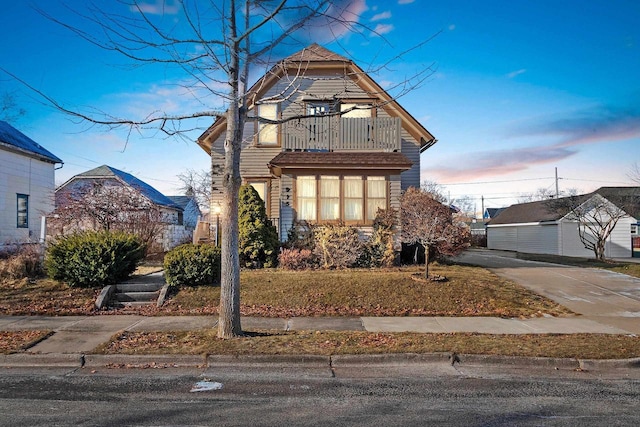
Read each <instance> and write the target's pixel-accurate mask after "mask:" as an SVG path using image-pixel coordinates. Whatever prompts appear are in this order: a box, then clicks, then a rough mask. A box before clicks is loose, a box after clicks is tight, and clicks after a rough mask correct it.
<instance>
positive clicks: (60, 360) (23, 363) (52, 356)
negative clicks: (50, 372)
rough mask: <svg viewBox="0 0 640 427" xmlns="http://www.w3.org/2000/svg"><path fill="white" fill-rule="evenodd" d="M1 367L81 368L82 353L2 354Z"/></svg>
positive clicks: (0, 356) (0, 357)
mask: <svg viewBox="0 0 640 427" xmlns="http://www.w3.org/2000/svg"><path fill="white" fill-rule="evenodd" d="M0 367H2V368H24V367H51V368H80V367H82V354H76V353H46V354H33V353H31V354H30V353H14V354H4V355H0Z"/></svg>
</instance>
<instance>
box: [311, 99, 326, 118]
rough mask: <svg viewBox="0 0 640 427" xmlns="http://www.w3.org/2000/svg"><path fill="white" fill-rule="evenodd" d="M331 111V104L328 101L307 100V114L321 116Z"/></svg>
mask: <svg viewBox="0 0 640 427" xmlns="http://www.w3.org/2000/svg"><path fill="white" fill-rule="evenodd" d="M330 112H331V105H330V104H329V103H328V102H307V114H308V115H310V116H321V115H323V114H328V113H330Z"/></svg>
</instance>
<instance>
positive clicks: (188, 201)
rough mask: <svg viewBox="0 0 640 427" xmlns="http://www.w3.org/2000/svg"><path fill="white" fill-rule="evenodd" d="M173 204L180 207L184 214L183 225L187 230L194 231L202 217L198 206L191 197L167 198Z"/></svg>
mask: <svg viewBox="0 0 640 427" xmlns="http://www.w3.org/2000/svg"><path fill="white" fill-rule="evenodd" d="M167 197H168V198H169V199H170V200H171V201H172V202H173V203H175V204H176V205H178V206H180V207H181V208H182V210H183V212H184V214H183V224H184V226H185V227H186V228H187V230H192V231H193V230H195V229H196V225H197V224H198V220H199V219H200V217H201V216H202V212H201V211H200V205H198V202H197V201H196V198H195V197H193V196H167Z"/></svg>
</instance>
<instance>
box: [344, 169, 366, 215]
mask: <svg viewBox="0 0 640 427" xmlns="http://www.w3.org/2000/svg"><path fill="white" fill-rule="evenodd" d="M343 184H344V220H345V221H362V218H363V215H362V208H363V202H364V197H363V196H364V192H363V189H362V178H361V177H359V176H358V177H345V178H344V181H343Z"/></svg>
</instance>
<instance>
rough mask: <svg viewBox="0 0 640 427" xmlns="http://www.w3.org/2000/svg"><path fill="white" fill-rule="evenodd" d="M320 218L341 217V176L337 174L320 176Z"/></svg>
mask: <svg viewBox="0 0 640 427" xmlns="http://www.w3.org/2000/svg"><path fill="white" fill-rule="evenodd" d="M320 219H321V220H336V219H340V178H339V177H337V176H323V177H321V178H320Z"/></svg>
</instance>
